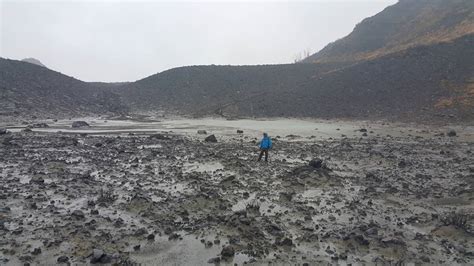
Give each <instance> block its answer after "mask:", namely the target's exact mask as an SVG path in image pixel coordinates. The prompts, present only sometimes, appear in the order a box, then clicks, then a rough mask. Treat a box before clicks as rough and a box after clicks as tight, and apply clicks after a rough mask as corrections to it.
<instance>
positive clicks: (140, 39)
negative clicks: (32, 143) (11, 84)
mask: <svg viewBox="0 0 474 266" xmlns="http://www.w3.org/2000/svg"><path fill="white" fill-rule="evenodd" d="M396 2H397V0H365V1H363V0H340V1H337V0H336V1H334V0H326V1H306V2H295V1H291V2H268V1H265V2H263V1H260V2H228V1H219V2H202V1H192V2H184V1H174V2H171V1H170V2H163V1H144V2H143V1H140V2H139V1H120V2H119V1H110V0H108V1H106V0H103V1H23V0H0V3H1V4H0V13H1V14H0V29H1V32H0V57H4V58H10V59H18V60H20V59H23V58H26V57H34V58H37V59H39V60H40V61H41V62H43V64H45V65H46V66H48V67H49V68H51V69H54V70H57V71H60V72H62V73H65V74H67V75H70V76H74V77H75V78H78V79H81V80H84V81H107V82H110V81H134V80H137V79H141V78H144V77H146V76H149V75H151V74H155V73H157V72H161V71H163V70H166V69H170V68H173V67H178V66H185V65H203V64H205V65H207V64H219V65H228V64H230V65H249V64H251V65H253V64H278V63H291V62H292V61H293V60H294V59H295V57H296V55H297V54H298V53H300V52H302V51H304V50H310V51H311V52H312V53H314V52H317V51H318V50H320V49H322V48H323V47H324V46H325V45H326V44H328V43H329V42H332V41H335V40H336V39H339V38H342V37H344V36H345V35H347V34H349V33H350V32H351V31H352V29H353V28H354V26H355V25H356V24H357V23H358V22H360V21H361V20H362V19H364V18H366V17H368V16H373V15H375V14H376V13H378V12H380V11H382V10H383V9H384V8H385V7H387V6H389V5H392V4H395V3H396Z"/></svg>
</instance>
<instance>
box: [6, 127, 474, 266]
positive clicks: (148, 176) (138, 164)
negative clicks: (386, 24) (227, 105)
mask: <svg viewBox="0 0 474 266" xmlns="http://www.w3.org/2000/svg"><path fill="white" fill-rule="evenodd" d="M200 133H202V134H194V135H190V134H181V133H179V134H178V133H173V132H169V131H167V132H165V131H164V132H161V133H149V132H148V133H147V132H145V133H140V132H135V133H124V132H120V133H108V134H98V133H95V134H88V133H74V132H42V131H35V130H34V129H33V130H31V129H30V130H23V131H13V132H12V131H10V132H7V133H5V132H3V133H2V134H0V234H1V235H2V237H1V238H0V264H2V265H3V264H7V265H17V264H57V263H64V264H67V263H72V264H75V263H79V264H89V263H90V264H95V263H111V264H114V263H119V264H129V263H141V264H144V265H147V264H155V265H169V264H175V265H206V264H209V265H212V264H220V265H234V264H235V263H236V264H238V265H242V264H250V265H252V264H257V265H259V264H268V263H270V262H271V263H272V264H292V265H294V264H299V265H314V264H330V263H331V264H340V265H348V264H352V265H354V264H355V265H360V264H364V263H367V264H375V263H379V264H389V263H394V264H395V263H425V264H446V265H456V264H459V265H462V264H472V263H474V218H473V214H474V156H473V154H472V153H473V152H474V142H473V141H472V140H468V139H465V138H464V139H463V138H462V135H463V134H464V133H463V132H457V134H456V135H457V136H448V135H446V134H443V135H440V134H439V132H436V131H435V130H434V131H430V132H426V134H425V135H424V136H414V135H411V134H400V135H397V136H391V135H387V134H377V133H373V132H370V129H369V130H368V131H367V130H365V129H361V130H359V131H356V132H354V134H353V135H351V136H349V137H347V136H341V134H339V136H338V137H337V138H332V137H328V138H324V139H317V138H314V137H297V136H291V135H288V136H281V137H280V136H273V137H274V139H273V140H274V149H273V150H272V151H271V152H270V161H269V162H268V163H264V162H257V161H256V159H257V156H258V150H257V141H258V139H256V138H255V136H254V135H251V134H247V131H243V133H242V131H239V133H237V132H235V134H233V135H232V134H227V135H226V136H225V137H223V136H220V135H219V134H215V136H216V139H217V142H206V141H204V139H205V138H206V137H207V136H208V135H210V134H212V133H213V132H212V130H208V132H205V134H204V132H202V131H201V132H200ZM451 135H452V134H451Z"/></svg>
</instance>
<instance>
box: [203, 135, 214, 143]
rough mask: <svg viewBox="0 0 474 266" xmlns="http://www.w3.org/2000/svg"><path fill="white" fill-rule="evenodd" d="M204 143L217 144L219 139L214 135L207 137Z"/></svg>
mask: <svg viewBox="0 0 474 266" xmlns="http://www.w3.org/2000/svg"><path fill="white" fill-rule="evenodd" d="M204 141H206V142H217V138H216V136H214V135H210V136H207V137H206V138H205V139H204Z"/></svg>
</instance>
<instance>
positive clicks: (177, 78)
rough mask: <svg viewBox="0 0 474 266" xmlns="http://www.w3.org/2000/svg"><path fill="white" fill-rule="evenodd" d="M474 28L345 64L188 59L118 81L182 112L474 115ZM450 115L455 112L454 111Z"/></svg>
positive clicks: (147, 105) (136, 99) (138, 95)
mask: <svg viewBox="0 0 474 266" xmlns="http://www.w3.org/2000/svg"><path fill="white" fill-rule="evenodd" d="M472 55H474V35H468V36H465V37H462V38H459V39H456V40H453V41H451V42H446V43H440V44H436V45H427V46H419V47H416V48H412V49H408V50H405V51H401V52H397V53H392V54H390V55H387V56H383V57H379V58H377V59H374V60H371V61H363V62H361V63H358V64H353V65H349V66H344V65H342V66H341V65H337V64H292V65H271V66H193V67H182V68H176V69H171V70H168V71H165V72H163V73H159V74H156V75H153V76H150V77H148V78H146V79H143V80H140V81H138V82H135V83H131V84H129V85H127V86H125V87H124V88H123V90H124V92H123V93H124V95H125V97H124V99H126V100H127V101H129V103H130V104H131V106H132V107H133V108H134V109H135V110H145V111H146V110H156V109H163V110H168V111H169V110H172V111H176V112H179V113H182V114H193V115H212V114H222V115H225V116H260V117H265V116H293V117H319V118H358V119H361V118H362V119H365V118H376V119H380V118H393V119H404V120H420V119H423V120H424V121H427V120H426V119H431V120H436V119H439V116H445V117H448V116H447V115H451V116H454V117H456V118H457V119H462V120H466V119H472V118H473V117H472V113H473V112H472V110H473V109H472V104H473V103H474V101H473V98H472V97H473V94H472V78H473V77H474V67H473V66H474V64H473V63H474V62H473V60H474V57H472ZM451 119H453V118H451Z"/></svg>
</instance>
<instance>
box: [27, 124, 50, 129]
mask: <svg viewBox="0 0 474 266" xmlns="http://www.w3.org/2000/svg"><path fill="white" fill-rule="evenodd" d="M28 127H29V128H48V127H49V126H48V124H46V123H36V124H32V125H29V126H28Z"/></svg>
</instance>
